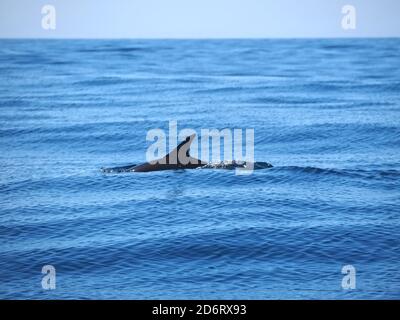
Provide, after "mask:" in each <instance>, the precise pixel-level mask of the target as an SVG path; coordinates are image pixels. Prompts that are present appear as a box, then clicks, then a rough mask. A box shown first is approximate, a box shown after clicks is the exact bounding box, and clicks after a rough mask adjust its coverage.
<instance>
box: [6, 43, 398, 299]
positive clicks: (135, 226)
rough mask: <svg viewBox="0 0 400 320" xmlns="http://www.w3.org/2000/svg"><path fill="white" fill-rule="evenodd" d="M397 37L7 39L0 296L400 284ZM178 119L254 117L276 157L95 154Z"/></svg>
mask: <svg viewBox="0 0 400 320" xmlns="http://www.w3.org/2000/svg"><path fill="white" fill-rule="evenodd" d="M399 52H400V40H399V39H365V40H361V39H347V40H338V39H331V40H318V39H315V40H196V41H191V40H185V41H184V40H182V41H178V40H165V41H161V40H141V41H139V40H47V41H46V40H0V298H3V299H25V298H26V299H73V298H79V299H80V298H82V299H83V298H84V299H86V298H87V299H162V298H164V299H174V298H175V299H185V298H187V299H194V298H197V299H205V298H209V299H220V298H224V299H254V298H256V299H299V298H305V299H323V298H327V299H359V298H366V299H399V298H400V217H399V214H400V192H399V190H400V163H399V156H400V59H399V58H400V57H399ZM169 121H177V123H178V127H179V128H178V129H181V128H182V129H183V128H193V129H195V130H198V131H199V130H200V129H201V128H216V129H224V128H230V129H233V128H243V129H246V128H253V129H254V132H255V160H256V161H260V162H268V163H272V164H273V168H266V169H261V170H255V171H254V172H253V174H251V175H246V176H238V175H235V171H234V170H218V169H215V170H214V169H205V170H177V171H164V172H150V173H120V174H104V173H102V172H101V170H100V169H101V168H102V167H113V166H125V165H129V164H131V163H140V162H143V161H145V153H146V150H147V148H148V146H149V144H150V143H149V142H147V141H146V133H147V132H148V130H150V129H153V128H161V129H166V130H167V129H168V123H169ZM48 264H50V265H53V266H54V267H55V269H56V289H55V290H44V289H43V288H42V285H41V281H42V277H43V274H42V273H41V270H42V267H43V266H44V265H48ZM345 265H352V266H354V268H355V270H356V288H355V289H353V290H351V289H350V290H344V289H343V288H342V279H343V277H344V275H343V274H342V273H341V271H342V267H343V266H345Z"/></svg>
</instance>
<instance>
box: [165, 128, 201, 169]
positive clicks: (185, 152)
mask: <svg viewBox="0 0 400 320" xmlns="http://www.w3.org/2000/svg"><path fill="white" fill-rule="evenodd" d="M195 136H196V134H192V135H190V136H187V137H186V139H185V140H183V141H182V142H181V143H180V144H178V146H177V147H176V148H175V149H174V150H172V151H171V152H170V153H168V154H167V155H166V156H165V158H166V160H167V163H168V164H179V163H181V162H182V160H183V159H182V157H186V158H190V145H191V144H192V142H193V139H194V137H195ZM180 160H181V161H180ZM183 162H186V161H183Z"/></svg>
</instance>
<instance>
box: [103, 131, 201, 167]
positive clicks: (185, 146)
mask: <svg viewBox="0 0 400 320" xmlns="http://www.w3.org/2000/svg"><path fill="white" fill-rule="evenodd" d="M195 136H196V134H192V135H190V136H187V137H186V139H185V140H184V141H182V142H181V143H180V144H179V145H178V146H177V147H176V148H175V149H174V150H172V151H171V152H170V153H168V154H167V155H166V156H164V157H162V158H159V159H157V160H153V161H150V162H145V163H142V164H138V165H130V166H125V167H116V168H105V169H102V170H103V172H149V171H161V170H176V169H196V168H198V167H202V166H204V165H206V164H207V162H204V161H201V160H199V159H196V158H193V157H191V156H190V145H191V144H192V142H193V139H194V137H195Z"/></svg>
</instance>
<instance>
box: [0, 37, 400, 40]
mask: <svg viewBox="0 0 400 320" xmlns="http://www.w3.org/2000/svg"><path fill="white" fill-rule="evenodd" d="M335 39H337V40H339V39H340V40H343V39H348V40H351V39H374V40H376V39H400V36H327V37H312V36H311V37H309V36H304V37H302V36H300V37H193V38H191V37H1V36H0V40H335Z"/></svg>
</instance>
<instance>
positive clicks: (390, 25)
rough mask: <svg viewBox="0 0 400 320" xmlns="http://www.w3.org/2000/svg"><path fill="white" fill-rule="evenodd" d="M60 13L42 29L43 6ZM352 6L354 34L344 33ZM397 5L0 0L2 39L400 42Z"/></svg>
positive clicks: (386, 1)
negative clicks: (372, 39) (349, 39)
mask: <svg viewBox="0 0 400 320" xmlns="http://www.w3.org/2000/svg"><path fill="white" fill-rule="evenodd" d="M45 4H52V5H54V6H55V8H56V14H57V25H56V30H43V29H42V27H41V19H42V15H41V8H42V6H43V5H45ZM346 4H350V5H353V6H355V8H356V10H357V11H356V12H357V28H356V30H347V31H346V30H343V29H342V28H341V19H342V13H341V8H342V6H343V5H346ZM399 36H400V0H344V1H342V0H0V37H24V38H30V37H45V38H47V37H49V38H249V37H251V38H252V37H263V38H269V37H290V38H292V37H399Z"/></svg>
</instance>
